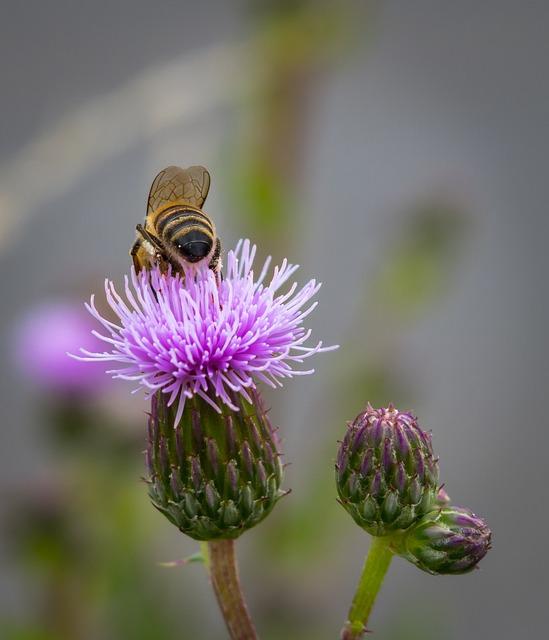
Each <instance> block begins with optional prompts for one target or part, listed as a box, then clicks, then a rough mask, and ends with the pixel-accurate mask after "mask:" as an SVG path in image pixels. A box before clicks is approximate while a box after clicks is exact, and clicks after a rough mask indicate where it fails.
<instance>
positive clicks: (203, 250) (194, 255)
mask: <svg viewBox="0 0 549 640" xmlns="http://www.w3.org/2000/svg"><path fill="white" fill-rule="evenodd" d="M175 246H176V247H177V250H178V252H179V253H180V254H181V256H182V257H183V259H184V260H186V261H187V262H199V261H200V260H202V259H203V258H205V257H206V256H207V255H208V254H209V253H210V251H211V250H212V246H213V242H212V239H211V237H210V236H208V235H206V234H205V233H203V232H202V231H196V230H193V231H189V233H187V234H185V236H184V237H183V238H180V239H178V240H177V242H176V243H175Z"/></svg>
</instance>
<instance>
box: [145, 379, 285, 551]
mask: <svg viewBox="0 0 549 640" xmlns="http://www.w3.org/2000/svg"><path fill="white" fill-rule="evenodd" d="M250 397H251V399H252V403H251V404H250V403H249V402H247V401H246V400H245V399H244V397H243V396H242V395H241V394H237V393H234V394H233V398H232V400H233V402H234V403H235V404H237V406H238V409H239V410H238V411H232V410H230V409H228V408H225V407H224V408H223V410H222V412H221V413H219V412H218V411H217V410H216V409H215V408H213V407H212V406H211V405H210V404H209V403H207V402H206V401H205V400H204V399H202V398H201V397H200V396H195V397H194V398H192V399H191V400H189V401H188V402H187V403H186V405H185V410H184V413H183V419H182V420H181V423H180V424H179V425H177V426H176V427H175V428H174V424H175V422H174V409H173V408H172V407H168V406H167V402H166V395H165V394H163V393H157V394H156V395H155V396H154V399H153V402H152V411H151V414H150V417H149V441H148V448H147V450H146V458H147V467H148V475H149V477H148V478H147V482H148V485H149V495H150V498H151V500H152V502H153V504H154V506H155V507H156V508H157V509H158V510H159V511H161V512H162V513H163V514H164V515H165V516H166V517H167V518H168V520H170V522H172V523H173V524H175V525H176V526H177V527H178V528H179V529H180V530H181V531H182V532H183V533H186V534H187V535H189V536H190V537H191V538H194V539H195V540H215V539H219V538H229V539H230V538H237V537H238V536H240V535H241V534H242V533H243V532H244V531H246V530H247V529H250V528H251V527H253V526H255V525H256V524H258V523H259V522H261V520H263V518H265V517H266V516H267V515H268V514H269V512H270V511H271V510H272V508H273V507H274V505H275V504H276V502H277V501H278V500H279V498H281V497H282V496H283V495H284V492H283V491H282V490H281V489H280V485H281V482H282V471H283V467H282V462H281V459H280V454H279V452H278V446H277V439H276V434H275V432H274V430H273V429H272V427H271V424H270V422H269V420H268V418H267V415H266V412H265V409H264V407H263V403H262V401H261V397H260V396H259V393H258V392H257V391H253V392H252V393H251V396H250Z"/></svg>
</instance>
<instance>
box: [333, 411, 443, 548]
mask: <svg viewBox="0 0 549 640" xmlns="http://www.w3.org/2000/svg"><path fill="white" fill-rule="evenodd" d="M336 483H337V490H338V494H339V499H340V502H341V504H342V505H343V507H344V508H345V509H346V510H347V511H348V512H349V513H350V514H351V516H352V517H353V519H354V520H355V522H356V523H357V524H358V525H360V526H361V527H362V528H364V529H365V530H366V531H367V532H368V533H370V534H371V535H374V536H385V535H388V534H390V533H392V532H394V531H398V530H401V529H407V528H408V527H410V526H411V525H412V524H413V523H414V522H416V521H417V520H419V518H421V517H422V516H423V515H424V514H426V513H428V512H429V511H431V509H432V508H433V505H434V504H435V503H436V499H437V494H438V491H439V487H438V462H437V459H436V458H435V457H434V455H433V449H432V446H431V436H430V434H428V433H426V432H424V431H422V429H420V427H419V426H418V423H417V420H416V419H415V418H414V417H413V416H412V415H411V414H409V413H401V412H399V411H397V410H396V409H395V408H394V407H393V406H392V405H389V407H388V408H386V409H373V408H372V407H371V406H370V405H368V407H367V409H366V411H364V412H362V413H360V414H359V415H358V416H357V417H356V418H355V420H354V422H352V423H351V424H349V428H348V430H347V433H346V434H345V437H344V439H343V442H342V443H341V445H340V448H339V452H338V456H337V463H336Z"/></svg>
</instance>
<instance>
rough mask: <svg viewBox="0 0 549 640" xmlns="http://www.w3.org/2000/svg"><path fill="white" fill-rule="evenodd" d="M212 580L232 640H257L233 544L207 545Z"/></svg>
mask: <svg viewBox="0 0 549 640" xmlns="http://www.w3.org/2000/svg"><path fill="white" fill-rule="evenodd" d="M208 550H209V571H210V579H211V581H212V585H213V588H214V591H215V595H216V597H217V602H218V603H219V607H220V609H221V612H222V613H223V618H224V619H225V623H226V625H227V629H228V630H229V634H230V636H231V638H232V640H257V635H256V631H255V629H254V625H253V622H252V619H251V618H250V614H249V613H248V608H247V607H246V603H245V602H244V596H243V594H242V589H241V587H240V580H239V578H238V568H237V565H236V556H235V552H234V540H212V541H210V542H208Z"/></svg>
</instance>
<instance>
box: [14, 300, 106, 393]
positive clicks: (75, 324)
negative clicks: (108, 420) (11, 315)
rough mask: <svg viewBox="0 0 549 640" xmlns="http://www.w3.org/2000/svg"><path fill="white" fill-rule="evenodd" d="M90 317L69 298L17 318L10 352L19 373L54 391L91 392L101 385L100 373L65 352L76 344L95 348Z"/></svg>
mask: <svg viewBox="0 0 549 640" xmlns="http://www.w3.org/2000/svg"><path fill="white" fill-rule="evenodd" d="M92 330H93V320H92V319H91V318H90V316H89V315H88V314H87V313H86V312H85V311H84V309H82V307H81V306H80V305H79V304H77V303H75V302H73V301H58V302H50V303H46V304H40V305H38V306H35V307H32V308H31V309H29V310H28V311H27V312H26V313H25V315H24V316H23V317H21V318H18V321H17V327H16V328H15V330H14V335H13V340H12V354H13V359H14V362H15V364H16V365H17V367H18V369H19V370H20V371H21V373H22V374H23V375H24V376H25V377H26V378H28V379H29V380H32V381H33V382H34V383H35V384H36V385H37V386H39V387H40V388H42V389H44V390H47V391H48V392H52V393H55V394H61V395H66V394H69V395H70V394H77V395H80V396H86V395H93V394H94V393H96V392H98V390H100V389H101V388H102V387H103V380H104V373H103V371H102V370H101V367H100V366H98V365H95V366H89V365H86V364H84V363H82V362H77V361H76V360H74V359H71V358H69V357H68V356H67V351H76V350H77V349H79V348H82V347H84V348H86V349H89V350H91V349H99V348H101V342H100V341H99V340H97V338H95V337H94V336H93V335H92Z"/></svg>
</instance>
